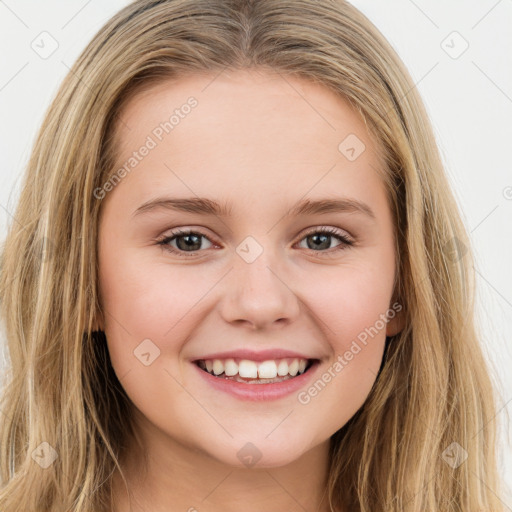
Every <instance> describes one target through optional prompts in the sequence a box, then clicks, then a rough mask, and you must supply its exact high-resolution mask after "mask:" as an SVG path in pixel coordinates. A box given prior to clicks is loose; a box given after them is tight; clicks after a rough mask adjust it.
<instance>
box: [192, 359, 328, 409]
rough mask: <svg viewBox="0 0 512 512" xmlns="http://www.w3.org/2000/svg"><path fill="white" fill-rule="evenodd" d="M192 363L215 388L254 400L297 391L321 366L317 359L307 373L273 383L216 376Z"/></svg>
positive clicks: (274, 397)
mask: <svg viewBox="0 0 512 512" xmlns="http://www.w3.org/2000/svg"><path fill="white" fill-rule="evenodd" d="M192 364H193V365H194V366H195V367H196V369H197V371H198V372H199V374H200V375H201V376H202V378H203V379H205V381H206V382H207V383H208V384H210V385H211V386H212V387H214V388H215V389H218V390H219V391H223V392H224V393H229V394H230V395H232V396H234V397H235V398H239V399H241V400H252V401H268V400H277V399H278V398H282V397H285V396H288V395H291V394H292V393H294V392H297V391H298V390H299V389H300V388H301V387H303V386H304V385H305V384H306V383H307V382H308V381H309V380H310V379H311V378H312V377H313V375H314V374H315V373H316V370H317V369H318V367H319V366H320V362H319V361H315V362H314V363H313V364H312V365H311V367H310V368H309V370H308V371H306V372H305V373H303V374H301V375H298V376H296V377H293V379H288V380H284V381H282V382H272V383H271V384H244V383H243V382H236V381H234V380H230V379H225V378H219V377H214V376H213V375H212V374H211V373H208V372H206V371H204V370H203V369H201V368H199V366H197V364H195V363H192Z"/></svg>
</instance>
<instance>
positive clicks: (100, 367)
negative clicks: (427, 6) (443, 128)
mask: <svg viewBox="0 0 512 512" xmlns="http://www.w3.org/2000/svg"><path fill="white" fill-rule="evenodd" d="M15 218H16V220H17V222H16V223H14V224H12V226H11V228H10V232H9V234H8V237H7V240H6V242H5V246H4V249H3V253H2V267H1V274H0V286H1V294H2V295H1V312H2V318H3V321H4V323H5V330H6V335H7V340H8V348H9V356H10V363H11V367H10V369H11V371H10V373H9V379H8V382H7V383H6V386H5V389H4V395H3V400H2V403H1V410H2V413H3V415H2V420H1V431H0V434H1V458H0V459H1V462H0V474H1V481H2V488H1V490H0V510H2V511H4V512H14V511H20V510H24V511H63V510H65V511H74V512H86V511H95V512H97V511H115V512H121V511H123V512H124V511H127V510H131V511H134V512H135V511H143V510H148V511H149V510H151V511H163V510H166V511H170V510H172V511H185V510H188V511H194V510H204V511H211V512H217V511H220V510H223V511H225V510H240V509H243V510H244V511H246V512H255V511H261V510H266V511H270V512H272V511H278V510H279V511H282V510H290V511H291V510H308V511H317V512H327V511H336V512H353V511H364V512H370V511H371V512H377V511H397V512H398V511H401V512H413V511H414V512H418V511H420V510H421V511H425V512H427V511H428V512H439V511H443V512H448V511H453V512H455V511H458V512H460V511H468V512H469V511H471V512H473V511H477V510H478V511H484V510H485V511H491V510H492V511H498V510H502V508H500V499H499V493H500V482H499V478H498V475H497V471H496V462H495V423H494V416H495V408H494V407H495V405H494V404H495V398H494V391H493V388H492V385H491V380H490V376H489V372H488V369H487V368H486V365H485V363H484V358H483V354H482V351H481V348H480V345H479V340H478V338H477V335H476V327H475V323H474V313H473V307H474V306H473V275H472V273H471V270H472V262H471V252H470V251H469V250H466V249H467V248H468V247H469V245H470V244H469V240H468V237H467V234H466V231H465V228H464V226H463V224H462V222H461V219H460V214H459V212H458V209H457V207H456V203H455V201H454V199H453V196H452V193H451V191H450V188H449V186H448V182H447V179H446V176H445V174H444V171H443V168H442V164H441V162H440V158H439V155H438V151H437V148H436V145H435V141H434V137H433V134H432V131H431V128H430V124H429V121H428V118H427V115H426V113H425V110H424V107H423V105H422V102H421V100H420V98H419V96H418V93H417V91H416V89H415V88H414V84H413V83H412V81H411V79H410V77H409V75H408V73H407V71H406V70H405V69H404V67H403V65H402V64H401V62H400V60H399V59H398V57H397V56H396V54H395V53H394V51H393V50H392V49H391V47H390V46H389V44H388V43H387V42H386V41H385V40H384V38H383V37H382V36H381V35H380V33H379V32H378V31H377V30H376V29H375V27H374V26H373V25H372V24H371V23H370V22H369V21H368V20H367V19H366V18H365V17H364V16H363V15H362V14H361V13H359V12H358V11H357V10H356V9H355V8H354V7H352V6H351V5H350V4H348V3H346V2H344V1H342V0H322V1H315V2H311V1H306V0H261V1H257V2H251V1H248V0H245V1H242V0H215V1H212V0H208V1H207V0H193V1H192V0H180V1H177V0H167V1H155V0H153V1H150V0H138V1H136V2H134V3H132V4H130V5H129V6H127V7H126V8H124V9H123V10H122V11H120V12H119V13H118V14H117V15H116V16H114V17H113V18H112V19H111V20H110V21H109V22H108V23H107V24H106V25H105V26H104V27H103V28H102V29H101V30H100V32H99V33H98V34H97V35H96V36H95V37H94V39H93V40H92V41H91V43H90V44H89V46H88V47H87V48H86V50H85V51H84V52H83V54H82V55H81V56H80V58H79V59H78V61H77V62H76V64H75V66H74V67H73V69H72V71H71V72H70V74H69V75H68V76H67V77H66V79H65V81H64V83H63V84H62V87H61V89H60V90H59V92H58V94H57V97H56V98H55V100H54V102H53V103H52V105H51V107H50V109H49V111H48V113H47V116H46V118H45V120H44V123H43V126H42V128H41V131H40V133H39V137H38V139H37V141H36V144H35V147H34V150H33V154H32V158H31V160H30V163H29V166H28V169H27V173H26V176H25V181H24V186H23V189H22V192H21V197H20V200H19V205H18V208H17V211H16V213H15Z"/></svg>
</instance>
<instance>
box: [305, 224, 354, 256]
mask: <svg viewBox="0 0 512 512" xmlns="http://www.w3.org/2000/svg"><path fill="white" fill-rule="evenodd" d="M333 238H337V239H338V240H339V241H340V244H339V245H337V246H335V247H334V251H329V254H332V253H333V252H336V251H342V250H344V249H346V248H347V247H350V246H351V245H353V244H354V242H353V241H352V240H350V239H349V238H348V237H347V236H346V235H345V234H343V233H341V232H340V231H338V230H337V229H334V228H317V229H315V230H313V231H310V232H309V233H306V235H305V236H304V238H302V240H305V241H306V246H307V247H306V249H309V250H312V251H314V252H326V251H324V250H322V249H329V248H330V247H329V246H330V245H331V241H332V239H333ZM302 240H301V241H302ZM310 241H311V243H308V242H310Z"/></svg>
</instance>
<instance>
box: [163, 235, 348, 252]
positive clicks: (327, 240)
mask: <svg viewBox="0 0 512 512" xmlns="http://www.w3.org/2000/svg"><path fill="white" fill-rule="evenodd" d="M203 238H204V239H206V240H208V242H209V243H210V246H211V241H210V240H209V239H208V237H207V236H206V235H203V234H202V233H199V232H197V231H192V230H181V229H180V230H177V231H174V232H173V233H171V234H170V235H168V236H166V237H165V238H162V239H160V240H157V244H158V245H160V246H162V247H163V248H164V249H165V250H166V251H168V252H170V253H172V254H177V255H178V256H179V257H185V258H187V257H195V256H196V253H197V252H200V250H201V249H202V248H203V249H204V247H202V243H201V241H202V239H203ZM332 239H338V240H339V242H340V243H339V244H338V245H337V246H335V247H334V250H333V251H329V252H328V254H332V253H333V252H336V251H340V250H344V249H346V248H347V247H350V246H352V245H353V244H354V242H353V241H352V240H351V239H349V238H348V237H347V236H346V235H344V234H343V233H341V232H340V231H338V230H336V229H334V228H317V229H315V230H312V231H310V232H309V233H306V235H305V236H304V237H303V238H302V239H301V240H300V241H301V242H302V240H305V241H306V245H307V247H305V248H306V249H308V250H310V251H313V252H320V253H325V252H327V251H326V250H325V249H332V248H331V247H329V246H330V245H331V241H332ZM173 244H176V245H173ZM207 248H208V247H207Z"/></svg>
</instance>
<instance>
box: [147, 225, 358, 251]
mask: <svg viewBox="0 0 512 512" xmlns="http://www.w3.org/2000/svg"><path fill="white" fill-rule="evenodd" d="M316 234H325V235H331V236H333V237H335V238H337V239H338V240H339V241H340V242H341V243H340V245H338V246H337V247H335V248H334V249H333V250H327V251H315V250H313V249H307V250H308V251H310V252H313V253H324V254H325V253H327V254H325V256H328V255H332V254H333V253H337V251H343V250H345V249H347V248H348V247H350V246H352V245H354V242H353V241H352V240H350V239H349V238H347V237H346V236H344V235H342V234H340V233H339V232H338V231H337V230H336V229H334V228H318V229H315V230H314V231H310V232H308V233H306V234H305V235H304V236H303V237H302V238H301V239H300V240H299V242H301V241H302V240H304V238H307V237H308V236H311V235H316ZM185 235H199V236H201V237H204V238H206V239H207V240H209V241H210V242H211V240H210V239H209V238H208V237H207V236H206V235H203V234H202V233H199V232H197V231H193V230H188V229H185V230H182V229H180V230H176V231H174V232H172V233H171V234H170V235H168V236H166V237H164V238H162V239H159V240H156V242H157V244H158V245H160V246H162V248H163V249H164V250H166V251H168V252H170V253H171V254H177V255H178V256H179V257H180V258H181V257H184V258H194V257H196V256H195V255H196V254H197V253H198V252H201V250H199V251H190V252H187V251H182V250H179V249H175V248H174V247H171V246H170V245H169V242H171V241H173V240H174V239H175V238H178V237H180V236H185ZM212 243H213V242H212Z"/></svg>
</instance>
